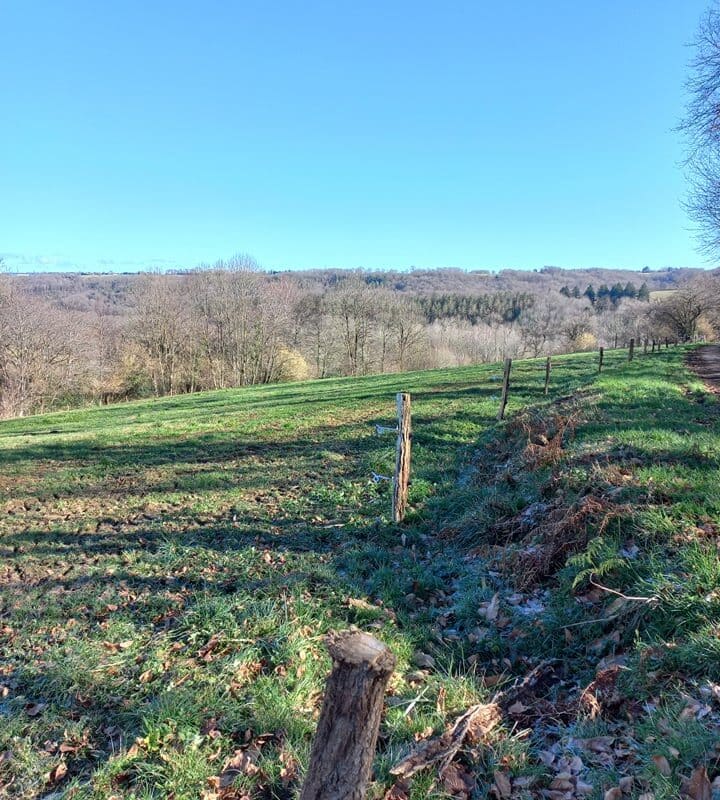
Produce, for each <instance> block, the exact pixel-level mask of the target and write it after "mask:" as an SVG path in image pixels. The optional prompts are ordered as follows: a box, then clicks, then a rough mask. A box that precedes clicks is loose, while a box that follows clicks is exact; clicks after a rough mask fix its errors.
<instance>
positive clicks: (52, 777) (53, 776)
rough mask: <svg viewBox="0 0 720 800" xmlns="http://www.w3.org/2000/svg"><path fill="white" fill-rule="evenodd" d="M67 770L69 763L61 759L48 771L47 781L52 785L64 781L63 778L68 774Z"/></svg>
mask: <svg viewBox="0 0 720 800" xmlns="http://www.w3.org/2000/svg"><path fill="white" fill-rule="evenodd" d="M67 771H68V768H67V765H66V764H65V762H64V761H61V762H60V763H59V764H57V765H56V766H54V767H53V768H52V769H51V770H50V772H48V774H47V775H46V776H45V783H46V784H49V785H51V786H52V785H54V784H56V783H60V781H62V780H63V778H65V776H66V775H67Z"/></svg>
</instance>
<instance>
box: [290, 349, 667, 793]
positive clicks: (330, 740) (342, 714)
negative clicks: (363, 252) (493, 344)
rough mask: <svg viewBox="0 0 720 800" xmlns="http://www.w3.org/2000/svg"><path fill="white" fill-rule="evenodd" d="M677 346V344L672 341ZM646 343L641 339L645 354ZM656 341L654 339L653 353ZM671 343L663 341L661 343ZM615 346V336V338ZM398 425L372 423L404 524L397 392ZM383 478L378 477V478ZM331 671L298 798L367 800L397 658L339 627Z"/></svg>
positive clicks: (506, 376) (401, 413)
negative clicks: (392, 440)
mask: <svg viewBox="0 0 720 800" xmlns="http://www.w3.org/2000/svg"><path fill="white" fill-rule="evenodd" d="M673 344H675V345H676V344H677V342H673ZM648 345H649V342H648V340H647V339H646V340H645V341H644V342H643V352H644V353H647V351H648ZM656 345H657V350H658V351H659V350H660V344H659V343H657V342H656V341H655V340H653V341H652V352H653V353H654V352H655V348H656ZM669 346H670V343H669V341H668V339H665V347H666V348H668V347H669ZM616 347H617V340H616ZM634 355H635V339H631V340H630V346H629V348H628V361H632V360H633V358H634ZM604 360H605V348H604V347H601V348H600V350H599V361H598V372H602V370H603V365H604ZM511 370H512V359H510V358H506V359H505V362H504V368H503V383H502V391H501V393H500V409H499V411H498V419H499V420H502V419H504V417H505V409H506V407H507V402H508V398H509V396H510V373H511ZM551 371H552V360H551V358H550V356H548V357H547V358H546V359H545V383H544V386H543V394H545V395H547V394H548V391H549V387H550V375H551ZM396 405H397V427H396V428H386V427H383V426H381V425H378V426H376V428H377V433H378V434H383V433H391V432H392V433H396V434H397V443H396V448H395V476H394V478H393V493H392V498H393V499H392V503H393V505H392V517H393V522H396V523H397V522H402V520H403V519H404V518H405V512H406V510H407V504H408V485H409V479H410V455H411V448H412V425H411V412H410V395H409V394H408V393H406V392H399V393H398V394H397V396H396ZM376 477H382V476H376ZM327 648H328V652H329V653H330V656H331V658H332V664H333V666H332V671H331V673H330V676H329V677H328V679H327V683H326V685H325V696H324V700H323V706H322V711H321V712H320V719H319V720H318V726H317V731H316V733H315V738H314V740H313V745H312V750H311V753H310V763H309V766H308V771H307V776H306V778H305V782H304V784H303V786H302V789H301V792H300V800H365V795H366V792H367V787H368V784H369V781H370V775H371V770H372V763H373V758H374V755H375V747H376V744H377V738H378V732H379V730H380V719H381V716H382V710H383V704H384V697H385V691H386V689H387V685H388V682H389V680H390V677H391V675H392V673H393V670H394V668H395V657H394V656H393V654H392V653H391V652H390V650H389V649H388V647H387V646H386V645H384V644H383V643H382V642H380V641H379V640H378V639H375V638H374V637H373V636H370V635H369V634H367V633H362V632H360V631H343V632H341V633H337V634H333V635H331V636H329V637H328V639H327Z"/></svg>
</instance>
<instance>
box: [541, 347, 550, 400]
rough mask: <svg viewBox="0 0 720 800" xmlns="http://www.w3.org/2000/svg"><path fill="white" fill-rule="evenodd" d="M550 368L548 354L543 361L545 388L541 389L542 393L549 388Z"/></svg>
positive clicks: (546, 391) (545, 392)
mask: <svg viewBox="0 0 720 800" xmlns="http://www.w3.org/2000/svg"><path fill="white" fill-rule="evenodd" d="M550 368H551V364H550V356H548V357H547V359H546V361H545V389H544V391H543V394H547V393H548V389H549V388H550Z"/></svg>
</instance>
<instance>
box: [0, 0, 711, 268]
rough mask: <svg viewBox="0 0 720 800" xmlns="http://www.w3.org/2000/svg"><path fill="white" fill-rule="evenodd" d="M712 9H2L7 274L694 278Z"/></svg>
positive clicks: (553, 0) (637, 5) (127, 0)
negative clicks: (245, 260) (683, 272)
mask: <svg viewBox="0 0 720 800" xmlns="http://www.w3.org/2000/svg"><path fill="white" fill-rule="evenodd" d="M707 5H708V4H707V2H701V1H700V0H632V2H628V1H627V0H603V1H602V2H601V1H600V0H585V1H584V2H578V0H544V2H542V3H539V2H537V0H515V2H512V0H509V1H508V2H502V1H501V0H494V2H490V1H489V0H474V2H470V1H469V0H468V1H465V0H446V2H424V1H423V0H412V2H409V1H408V2H406V1H405V0H401V1H399V2H394V1H393V0H385V2H379V0H366V2H363V3H357V2H352V3H351V2H345V1H344V0H334V2H317V1H316V0H305V1H304V2H300V1H298V2H294V1H293V2H282V1H279V2H275V3H271V2H267V0H257V2H244V1H242V0H238V1H237V2H228V0H205V2H202V3H200V2H183V1H182V0H173V2H169V1H167V0H152V2H147V0H143V2H136V1H135V0H123V2H120V3H98V2H96V0H92V2H74V1H73V0H62V1H60V0H52V2H48V1H45V0H43V1H40V0H2V2H1V3H0V29H1V30H2V40H3V47H2V66H1V67H0V109H1V110H2V115H1V117H0V254H2V255H3V256H4V257H5V260H6V262H7V263H8V264H9V265H10V266H11V267H13V268H16V269H101V270H124V269H139V268H145V267H175V266H180V267H188V266H193V265H195V264H198V263H200V262H212V261H215V260H216V259H218V258H223V257H228V256H230V255H232V254H234V253H237V252H246V253H250V254H252V255H253V256H254V257H255V258H256V259H257V260H258V261H259V262H260V263H261V265H262V266H264V267H267V268H273V269H277V268H308V267H326V266H340V267H358V266H363V267H367V268H382V267H394V268H408V267H411V266H415V267H433V266H455V267H462V268H471V269H472V268H490V269H498V268H503V267H521V268H537V267H541V266H543V265H549V264H552V265H558V266H566V267H571V266H584V267H589V266H623V267H631V268H633V267H637V268H641V267H643V266H646V265H649V266H650V267H652V268H660V267H663V266H689V265H701V264H703V261H702V259H701V258H700V257H699V256H698V255H697V253H696V252H695V248H694V241H693V237H692V233H691V229H690V227H691V226H690V223H689V221H688V219H687V218H686V215H685V213H684V212H683V210H682V208H681V200H682V197H683V195H684V192H685V190H686V186H685V181H684V178H683V175H682V171H681V169H680V165H679V162H680V160H681V159H682V155H683V150H682V142H681V141H680V137H679V136H678V134H676V133H675V132H673V127H674V126H675V125H676V124H677V122H678V121H679V119H680V117H681V115H682V111H683V104H684V89H683V83H684V80H685V78H686V75H687V62H688V61H689V59H690V57H691V52H690V50H689V49H688V47H687V44H688V42H689V41H690V40H691V39H692V37H693V35H694V32H695V29H696V27H697V24H698V21H699V19H700V17H701V15H702V14H703V12H704V10H705V9H706V8H707Z"/></svg>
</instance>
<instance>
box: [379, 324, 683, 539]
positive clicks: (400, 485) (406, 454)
mask: <svg viewBox="0 0 720 800" xmlns="http://www.w3.org/2000/svg"><path fill="white" fill-rule="evenodd" d="M616 342H617V340H616ZM649 344H650V340H648V339H645V340H644V341H643V353H645V354H647V351H648V346H649ZM676 344H677V342H673V345H676ZM668 347H670V341H669V339H667V338H666V339H665V348H666V349H667V348H668ZM656 348H657V351H658V352H659V351H660V342H657V341H656V340H655V339H652V350H651V352H652V353H654V352H655V351H656ZM634 357H635V339H634V338H633V339H630V345H629V347H628V361H632V360H633V359H634ZM604 364H605V348H604V347H601V348H600V350H599V359H598V372H599V373H600V372H602V371H603V366H604ZM511 372H512V359H511V358H506V359H505V361H504V363H503V377H502V388H501V390H500V408H499V409H498V414H497V418H498V420H503V419H505V410H506V408H507V404H508V399H509V397H510V375H511ZM551 374H552V359H551V357H550V356H548V357H547V358H546V359H545V382H544V385H543V394H544V395H546V396H547V394H548V392H549V391H550V376H551ZM396 404H397V427H395V428H386V427H383V426H381V425H377V426H376V429H377V432H378V433H379V434H381V433H396V434H397V444H396V447H395V474H394V476H393V478H392V479H387V478H385V479H384V480H392V485H393V492H392V520H393V522H394V523H399V522H402V521H403V520H404V519H405V513H406V511H407V505H408V487H409V484H410V455H411V450H412V424H411V409H410V395H409V394H408V393H406V392H398V394H397V397H396ZM375 477H376V478H378V479H383V476H381V475H378V476H375Z"/></svg>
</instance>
